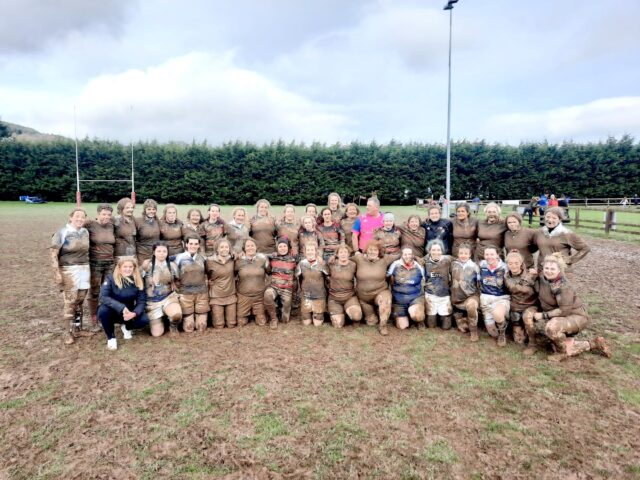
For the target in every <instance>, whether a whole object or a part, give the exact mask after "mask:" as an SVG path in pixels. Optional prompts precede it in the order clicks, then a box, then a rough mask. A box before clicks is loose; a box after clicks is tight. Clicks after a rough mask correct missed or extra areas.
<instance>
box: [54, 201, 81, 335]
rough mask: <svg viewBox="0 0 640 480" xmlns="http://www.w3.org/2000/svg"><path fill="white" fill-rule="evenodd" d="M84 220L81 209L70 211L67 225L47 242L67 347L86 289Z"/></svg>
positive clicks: (76, 326) (78, 325)
mask: <svg viewBox="0 0 640 480" xmlns="http://www.w3.org/2000/svg"><path fill="white" fill-rule="evenodd" d="M86 218H87V214H86V212H85V211H84V210H83V209H81V208H74V209H73V210H71V213H70V214H69V220H68V223H67V224H66V225H65V226H64V227H62V228H61V229H60V230H58V231H57V232H56V234H55V235H54V236H53V237H52V238H51V268H52V270H53V279H54V281H55V283H56V285H57V286H58V287H59V288H60V291H61V292H62V298H63V301H64V308H63V313H62V319H63V322H64V328H65V329H66V331H65V333H64V335H63V341H64V343H65V344H67V345H70V344H72V343H73V342H74V341H75V336H76V335H77V334H78V331H79V329H80V328H81V326H82V310H83V307H82V305H83V303H84V299H85V297H86V296H87V292H88V291H89V286H90V283H89V276H90V269H89V232H88V231H87V229H86V228H84V226H83V225H84V223H85V220H86Z"/></svg>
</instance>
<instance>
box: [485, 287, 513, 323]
mask: <svg viewBox="0 0 640 480" xmlns="http://www.w3.org/2000/svg"><path fill="white" fill-rule="evenodd" d="M499 306H502V307H504V308H505V315H509V309H510V308H511V297H509V295H500V296H498V295H487V294H485V293H483V294H481V295H480V308H482V316H483V317H484V324H485V325H491V324H493V323H496V321H495V319H494V318H493V310H495V308H496V307H499Z"/></svg>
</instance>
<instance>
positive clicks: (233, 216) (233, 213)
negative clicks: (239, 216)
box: [231, 207, 247, 220]
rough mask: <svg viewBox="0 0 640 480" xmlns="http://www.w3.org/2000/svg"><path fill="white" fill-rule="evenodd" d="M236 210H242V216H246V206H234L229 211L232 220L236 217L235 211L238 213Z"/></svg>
mask: <svg viewBox="0 0 640 480" xmlns="http://www.w3.org/2000/svg"><path fill="white" fill-rule="evenodd" d="M238 212H244V216H245V217H246V216H247V209H246V208H244V207H236V208H234V209H233V210H232V211H231V218H232V219H233V220H235V218H236V213H238Z"/></svg>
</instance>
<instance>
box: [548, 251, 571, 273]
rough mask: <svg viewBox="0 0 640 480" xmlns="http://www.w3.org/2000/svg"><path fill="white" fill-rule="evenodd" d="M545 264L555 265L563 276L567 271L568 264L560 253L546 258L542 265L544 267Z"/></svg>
mask: <svg viewBox="0 0 640 480" xmlns="http://www.w3.org/2000/svg"><path fill="white" fill-rule="evenodd" d="M545 263H555V264H556V265H558V268H559V269H560V272H561V273H563V274H564V271H565V270H566V269H567V262H565V260H564V257H563V256H562V254H561V253H560V252H554V253H551V254H549V255H547V256H546V257H544V262H543V263H542V265H543V266H544V264H545Z"/></svg>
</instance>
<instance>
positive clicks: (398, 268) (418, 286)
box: [387, 247, 425, 330]
mask: <svg viewBox="0 0 640 480" xmlns="http://www.w3.org/2000/svg"><path fill="white" fill-rule="evenodd" d="M401 255H402V256H401V257H400V258H399V259H398V260H396V261H395V262H393V263H392V264H391V265H390V266H389V269H388V270H387V277H389V280H390V283H391V295H392V297H393V306H392V310H393V315H394V317H395V319H396V328H398V329H399V330H404V329H406V328H409V322H410V321H411V320H413V321H414V322H416V323H417V326H418V330H424V318H425V309H424V296H423V295H422V281H423V280H424V268H423V267H422V265H420V264H419V263H418V262H417V261H415V259H414V258H413V250H412V249H411V248H410V247H404V248H403V249H402V252H401Z"/></svg>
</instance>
